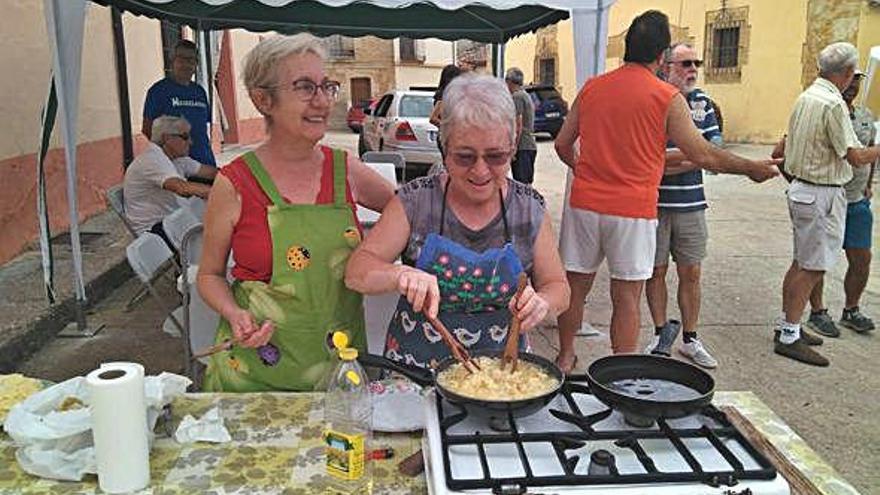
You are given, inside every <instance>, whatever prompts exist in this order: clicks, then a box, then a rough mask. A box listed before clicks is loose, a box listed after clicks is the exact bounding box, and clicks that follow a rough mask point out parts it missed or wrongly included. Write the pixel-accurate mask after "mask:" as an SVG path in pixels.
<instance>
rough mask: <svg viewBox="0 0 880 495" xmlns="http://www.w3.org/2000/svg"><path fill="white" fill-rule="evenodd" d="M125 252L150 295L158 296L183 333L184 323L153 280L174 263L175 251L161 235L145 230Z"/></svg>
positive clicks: (129, 262)
mask: <svg viewBox="0 0 880 495" xmlns="http://www.w3.org/2000/svg"><path fill="white" fill-rule="evenodd" d="M125 254H126V257H127V258H128V264H129V265H131V269H132V270H134V273H135V275H137V277H138V278H139V279H140V281H141V282H143V284H144V285H145V286H146V288H147V290H148V291H149V292H150V295H152V296H153V297H154V298H156V301H157V302H158V303H159V304H160V305H161V306H162V309H163V310H165V311H166V312H167V313H168V317H169V318H170V319H171V321H172V322H173V323H174V326H176V327H177V329H178V330H180V332H181V333H183V332H184V329H183V325H181V324H180V322H179V321H177V318H175V317H174V315H173V314H171V311H172V310H171V306H170V305H169V304H168V303H167V302H166V301H165V300H164V299H163V298H162V296H160V295H159V293H158V292H157V291H156V288H155V287H153V282H155V281H156V279H157V278H159V276H160V275H162V274H163V273H164V272H165V270H166V269H167V268H168V266H169V265H170V264H173V263H174V253H172V252H171V249H169V248H168V245H167V244H165V241H164V240H163V239H162V238H161V237H159V236H158V235H156V234H153V233H151V232H145V233H143V234H141V235H140V237H138V238H137V239H135V240H134V241H132V242H131V244H129V245H128V247H127V248H125Z"/></svg>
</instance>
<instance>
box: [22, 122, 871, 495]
mask: <svg viewBox="0 0 880 495" xmlns="http://www.w3.org/2000/svg"><path fill="white" fill-rule="evenodd" d="M328 142H330V143H333V144H335V145H338V146H344V147H346V148H348V149H350V150H352V151H353V150H354V149H355V147H356V135H354V134H349V133H334V134H331V135H330V136H328ZM539 148H540V149H539V152H538V162H537V173H536V184H535V185H536V187H537V188H538V190H539V191H541V192H542V193H543V194H544V196H545V198H546V199H547V202H548V207H549V209H550V212H551V216H552V217H553V218H554V222H555V223H556V224H557V226H558V221H559V217H560V212H561V207H562V203H563V191H564V185H565V168H564V166H563V165H562V163H561V162H560V161H559V160H558V159H557V158H556V156H555V153H554V152H553V146H552V142H550V141H542V142H540V143H539ZM733 149H734V150H739V151H740V152H742V153H747V154H752V155H756V156H757V155H761V154H764V155H766V154H768V153H769V148H768V147H758V146H747V147H737V146H734V147H733ZM706 184H707V186H706V190H707V196H708V197H709V200H710V203H711V208H710V209H709V213H708V220H709V232H710V244H709V257H708V259H707V260H706V262H705V264H704V268H703V273H704V276H703V310H702V315H701V318H700V320H701V324H700V328H699V330H700V334H701V336H702V338H703V340H704V341H705V343H706V345H707V347H708V348H709V349H710V350H712V352H713V354H714V355H715V357H716V358H717V359H718V361H719V363H720V364H719V368H718V369H717V370H716V371H714V372H713V375H714V377H715V379H716V381H717V388H718V389H720V390H751V391H753V392H755V393H756V394H757V395H758V396H760V398H761V399H762V400H763V401H764V402H766V403H767V404H768V405H769V406H770V407H771V408H772V409H773V410H774V411H775V412H776V413H778V414H779V415H780V416H782V417H783V418H784V419H785V421H786V422H787V423H788V424H790V425H791V426H792V427H793V428H794V429H795V430H796V431H797V432H798V433H799V434H800V435H801V436H803V437H804V438H805V439H806V441H807V442H808V443H809V444H810V445H811V446H812V447H813V448H814V449H815V450H817V451H818V452H819V454H820V455H822V456H823V457H824V458H825V459H826V460H828V461H829V462H830V463H831V464H832V465H833V466H834V467H835V468H836V469H837V470H838V471H840V473H841V474H842V475H843V476H844V477H845V478H846V479H847V480H849V481H850V482H851V483H853V484H854V485H855V486H856V487H857V488H858V489H859V490H861V491H862V493H864V494H875V493H880V471H878V470H877V469H876V464H877V463H878V462H880V449H878V447H877V446H878V445H880V428H878V424H880V420H878V418H880V401H878V400H877V399H876V393H877V390H880V378H878V376H880V348H878V337H877V336H876V335H867V336H864V335H857V334H855V333H853V332H850V331H848V330H845V329H844V330H843V334H842V336H841V338H839V339H828V340H826V343H825V345H824V346H822V347H821V348H820V350H821V352H822V353H823V354H824V355H826V356H828V357H829V358H830V359H831V362H832V364H831V366H830V367H829V368H825V369H822V368H813V367H809V366H806V365H802V364H798V363H795V362H793V361H790V360H787V359H784V358H781V357H778V356H776V355H775V354H773V352H772V343H771V339H772V326H771V325H772V321H773V320H774V319H775V318H776V317H777V316H778V315H779V313H780V306H781V297H780V287H781V281H782V276H783V274H784V273H785V270H786V269H787V267H788V264H789V262H790V252H791V235H790V226H789V221H788V213H787V208H786V204H785V196H784V191H785V184H784V182H783V181H782V180H781V179H780V180H776V181H773V182H772V183H770V184H763V185H755V184H753V183H751V182H750V181H748V180H747V179H744V178H739V177H732V176H723V175H715V176H707V178H706ZM878 231H880V229H875V237H874V238H875V243H877V242H878V241H880V236H878V234H877V232H878ZM844 270H845V261H844V260H843V257H842V256H841V262H840V263H839V264H838V266H837V268H836V269H835V270H834V271H833V272H832V273H830V274H829V275H828V276H827V278H826V285H825V291H826V292H825V293H826V302H827V304H828V305H829V307H830V311H831V313H832V314H833V315H834V317H835V318H837V317H839V316H840V311H841V309H842V303H843V282H842V281H843V273H844ZM671 272H674V270H671ZM878 273H880V271H878V267H877V264H875V266H874V269H873V272H872V277H871V280H870V282H869V287H868V290H867V293H866V294H865V296H864V299H863V301H862V307H863V309H864V310H866V312H867V313H868V314H873V316H874V317H875V319H877V320H880V277H878V276H877V275H878ZM669 282H670V287H671V288H672V290H671V291H670V308H671V312H670V316H671V317H674V318H678V316H679V315H678V311H677V308H676V306H675V290H674V287H675V285H674V284H675V275H674V273H671V274H670V280H669ZM137 286H138V283H137V282H136V281H130V282H128V283H127V284H126V285H124V286H123V287H122V288H121V289H120V290H119V291H117V293H116V294H114V295H113V296H112V297H110V298H109V299H107V300H105V301H104V302H103V303H101V304H100V305H99V306H98V308H97V309H96V310H95V311H94V312H93V314H92V315H91V316H90V318H91V321H93V322H96V321H97V322H104V323H106V324H107V329H106V330H104V332H102V333H101V334H99V336H97V337H95V338H92V339H85V340H62V339H56V340H55V341H54V342H53V343H52V344H50V345H49V346H47V347H46V348H45V349H44V350H43V351H42V352H40V353H39V354H38V355H37V356H36V357H34V358H32V359H31V360H30V361H28V362H26V363H24V364H22V366H21V368H20V371H22V372H24V373H27V374H29V375H32V376H38V377H44V378H48V379H52V380H61V379H64V378H68V377H70V376H74V375H77V374H82V373H85V372H87V371H90V370H91V369H93V368H95V367H96V365H97V364H98V363H100V362H101V361H106V360H110V359H113V360H137V361H141V362H144V363H145V364H146V366H147V369H148V372H152V373H155V372H157V371H159V370H163V369H166V370H171V371H179V370H180V369H181V365H182V357H181V356H182V344H181V343H180V341H179V340H178V339H175V338H172V337H169V336H167V335H165V334H164V333H162V332H161V330H160V329H159V327H160V326H161V323H162V320H163V319H164V315H163V314H162V312H161V311H160V310H159V307H158V306H157V305H156V304H155V302H154V301H152V300H149V299H148V300H146V301H144V302H142V303H140V304H139V305H138V306H136V307H135V309H134V310H133V311H131V312H124V311H122V306H123V305H124V303H125V301H126V300H127V299H128V297H129V296H130V295H131V294H132V292H133V291H134V290H136V288H137ZM163 290H164V291H165V293H167V294H169V295H171V294H172V293H173V289H172V284H171V283H167V284H165V286H164V287H163ZM586 308H587V320H589V321H590V322H591V323H592V324H593V325H594V326H595V327H597V328H598V329H599V330H601V331H603V332H605V333H607V330H608V323H609V321H610V300H609V296H608V277H607V272H605V271H604V268H603V270H601V271H600V274H599V277H598V278H597V283H596V284H595V286H594V290H593V293H592V294H591V295H590V297H589V300H588V301H587V304H586ZM642 322H643V327H644V331H643V341H644V342H645V343H647V341H648V339H649V334H650V330H649V327H650V322H649V321H648V312H647V307H646V306H645V307H643V310H642ZM534 344H535V346H536V347H537V349H538V350H539V352H540V353H542V354H545V355H548V356H551V357H552V356H555V348H556V345H557V340H556V336H555V329H554V328H545V329H542V330H540V331H539V332H538V334H537V335H536V336H535V338H534ZM578 352H579V355H580V363H581V367H583V366H584V365H586V364H588V363H589V362H590V361H591V360H592V359H593V358H594V357H597V356H600V355H604V354H606V353H607V352H609V342H608V339H607V337H606V336H604V335H603V336H600V337H584V338H579V339H578Z"/></svg>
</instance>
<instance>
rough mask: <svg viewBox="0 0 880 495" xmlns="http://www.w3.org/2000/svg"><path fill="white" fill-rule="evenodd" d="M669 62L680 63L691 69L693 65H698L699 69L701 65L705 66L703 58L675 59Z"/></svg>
mask: <svg viewBox="0 0 880 495" xmlns="http://www.w3.org/2000/svg"><path fill="white" fill-rule="evenodd" d="M669 63H670V64H679V65H681V66H682V67H684V68H685V69H690V68H691V67H696V68H697V69H699V68H700V67H702V66H703V61H702V60H674V61H672V62H669Z"/></svg>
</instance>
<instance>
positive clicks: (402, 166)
mask: <svg viewBox="0 0 880 495" xmlns="http://www.w3.org/2000/svg"><path fill="white" fill-rule="evenodd" d="M361 160H363V162H364V163H393V164H394V168H395V169H396V170H399V171H400V173H398V174H395V178H396V182H399V183H405V182H406V158H404V157H403V153H398V152H396V151H368V152H366V153H364V155H363V156H362V157H361Z"/></svg>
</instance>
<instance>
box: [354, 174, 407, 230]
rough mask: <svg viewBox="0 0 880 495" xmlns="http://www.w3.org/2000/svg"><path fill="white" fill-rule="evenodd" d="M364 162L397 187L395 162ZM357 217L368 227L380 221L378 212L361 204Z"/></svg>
mask: <svg viewBox="0 0 880 495" xmlns="http://www.w3.org/2000/svg"><path fill="white" fill-rule="evenodd" d="M364 164H365V165H366V166H368V167H370V168H372V169H373V170H375V171H376V172H378V173H379V175H381V176H382V178H383V179H385V180H387V181H388V182H390V183H391V185H392V186H393V187H394V188H395V189H396V188H397V177H396V175H395V173H394V169H395V166H394V164H393V163H379V162H364ZM357 217H358V221H359V222H360V223H361V225H364V226H367V227H369V226H372V225H374V224H375V223H376V222H378V221H379V213H378V212H376V211H373V210H371V209H369V208H364V207H363V206H360V205H358V207H357Z"/></svg>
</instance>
